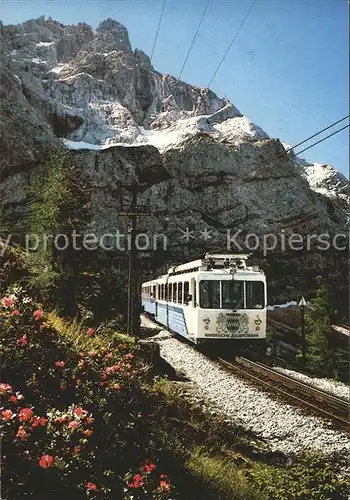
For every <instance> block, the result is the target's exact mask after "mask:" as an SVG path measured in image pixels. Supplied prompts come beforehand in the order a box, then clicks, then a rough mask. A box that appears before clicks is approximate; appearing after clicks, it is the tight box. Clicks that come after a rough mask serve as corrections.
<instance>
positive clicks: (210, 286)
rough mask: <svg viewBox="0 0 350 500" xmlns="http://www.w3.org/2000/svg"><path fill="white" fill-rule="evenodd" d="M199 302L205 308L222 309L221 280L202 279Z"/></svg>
mask: <svg viewBox="0 0 350 500" xmlns="http://www.w3.org/2000/svg"><path fill="white" fill-rule="evenodd" d="M199 304H200V307H202V308H203V309H220V281H214V280H202V281H200V283H199Z"/></svg>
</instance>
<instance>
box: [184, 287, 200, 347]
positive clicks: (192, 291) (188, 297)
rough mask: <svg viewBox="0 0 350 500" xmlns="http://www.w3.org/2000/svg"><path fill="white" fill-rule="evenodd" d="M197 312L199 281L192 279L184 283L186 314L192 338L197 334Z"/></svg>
mask: <svg viewBox="0 0 350 500" xmlns="http://www.w3.org/2000/svg"><path fill="white" fill-rule="evenodd" d="M197 311H198V309H197V281H196V278H191V279H190V280H188V281H184V313H185V317H186V325H187V332H188V336H189V337H190V338H193V337H195V336H196V334H197Z"/></svg>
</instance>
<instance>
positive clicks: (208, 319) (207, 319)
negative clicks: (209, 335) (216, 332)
mask: <svg viewBox="0 0 350 500" xmlns="http://www.w3.org/2000/svg"><path fill="white" fill-rule="evenodd" d="M203 323H204V330H209V323H210V318H204V319H203Z"/></svg>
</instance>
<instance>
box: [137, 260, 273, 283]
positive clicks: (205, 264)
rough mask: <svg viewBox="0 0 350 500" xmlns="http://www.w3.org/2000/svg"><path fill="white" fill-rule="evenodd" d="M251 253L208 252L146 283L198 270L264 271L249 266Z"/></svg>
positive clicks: (248, 273)
mask: <svg viewBox="0 0 350 500" xmlns="http://www.w3.org/2000/svg"><path fill="white" fill-rule="evenodd" d="M248 257H249V254H206V255H205V257H204V258H203V259H197V260H193V261H191V262H187V263H186V264H180V265H178V266H173V267H171V268H169V269H168V273H167V274H164V275H162V276H158V277H157V278H154V279H153V280H149V281H147V282H145V283H143V284H144V285H147V284H151V283H152V282H153V281H157V280H160V279H163V278H164V279H166V278H168V277H171V276H176V275H181V274H187V273H192V272H198V271H204V272H205V271H219V272H220V271H221V272H222V273H225V274H227V271H230V273H232V274H236V273H237V274H238V275H241V276H244V275H246V276H247V275H258V274H260V275H261V274H264V272H263V271H262V270H261V269H259V267H257V266H247V265H246V260H247V259H248Z"/></svg>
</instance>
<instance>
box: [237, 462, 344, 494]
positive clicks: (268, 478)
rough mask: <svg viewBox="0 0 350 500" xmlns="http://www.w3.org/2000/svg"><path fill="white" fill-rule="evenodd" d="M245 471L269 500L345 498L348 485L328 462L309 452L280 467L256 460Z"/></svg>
mask: <svg viewBox="0 0 350 500" xmlns="http://www.w3.org/2000/svg"><path fill="white" fill-rule="evenodd" d="M246 475H247V477H248V478H249V479H250V480H252V481H254V483H255V484H257V485H258V486H259V487H260V488H261V490H262V491H263V493H264V494H265V495H267V497H268V498H269V499H271V500H342V499H343V500H345V499H346V498H347V489H348V487H349V483H348V482H347V481H345V480H344V479H342V478H340V477H339V475H338V471H337V470H336V468H335V467H334V466H333V464H332V463H331V462H328V461H327V460H326V459H325V458H324V457H322V456H321V455H317V454H312V453H306V454H304V455H302V456H301V457H300V458H299V459H298V461H296V462H295V463H293V464H292V465H290V466H288V467H283V468H282V467H280V468H277V467H272V466H268V465H263V464H256V465H255V466H254V467H252V468H251V469H250V470H248V471H247V472H246Z"/></svg>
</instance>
